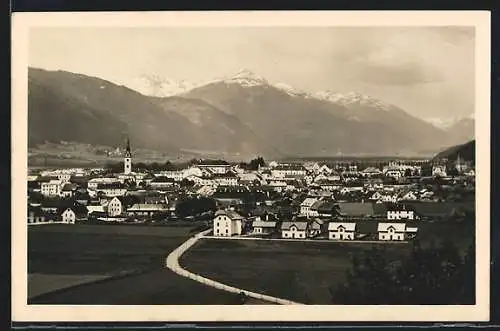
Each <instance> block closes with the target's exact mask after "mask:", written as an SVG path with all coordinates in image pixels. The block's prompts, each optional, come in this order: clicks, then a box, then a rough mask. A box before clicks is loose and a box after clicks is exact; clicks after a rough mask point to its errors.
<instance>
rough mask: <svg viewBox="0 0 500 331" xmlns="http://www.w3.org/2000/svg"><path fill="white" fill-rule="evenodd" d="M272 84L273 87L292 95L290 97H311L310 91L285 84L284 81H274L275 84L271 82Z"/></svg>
mask: <svg viewBox="0 0 500 331" xmlns="http://www.w3.org/2000/svg"><path fill="white" fill-rule="evenodd" d="M273 86H274V87H275V88H277V89H279V90H281V91H283V92H285V93H286V94H288V95H290V96H292V97H299V96H300V97H305V98H309V97H311V95H310V93H308V92H304V91H302V90H299V89H296V88H295V87H292V86H290V85H288V84H285V83H276V84H273Z"/></svg>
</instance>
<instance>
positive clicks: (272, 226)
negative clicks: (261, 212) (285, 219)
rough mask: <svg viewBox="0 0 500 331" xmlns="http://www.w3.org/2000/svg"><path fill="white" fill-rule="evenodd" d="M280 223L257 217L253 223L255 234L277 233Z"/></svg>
mask: <svg viewBox="0 0 500 331" xmlns="http://www.w3.org/2000/svg"><path fill="white" fill-rule="evenodd" d="M277 224H278V222H277V221H276V220H272V221H271V220H266V219H261V218H260V217H255V218H254V219H253V221H252V228H253V233H254V234H270V233H273V232H274V231H276V226H277Z"/></svg>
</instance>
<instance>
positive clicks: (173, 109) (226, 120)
mask: <svg viewBox="0 0 500 331" xmlns="http://www.w3.org/2000/svg"><path fill="white" fill-rule="evenodd" d="M152 100H154V102H155V103H156V104H157V105H159V106H160V107H162V109H164V111H165V112H166V113H175V114H178V115H180V116H182V117H185V118H187V119H188V120H189V121H190V123H191V125H190V126H187V127H186V128H185V132H184V135H185V136H188V137H189V139H186V141H185V142H184V144H183V145H182V148H183V149H189V150H194V151H196V150H198V151H200V150H202V151H211V152H213V153H220V152H227V153H234V154H241V155H247V156H255V155H259V154H261V153H262V154H263V155H273V156H279V154H280V153H279V151H277V150H275V149H273V148H272V146H270V144H267V143H266V142H265V141H263V140H262V139H260V138H259V137H258V136H257V135H256V134H255V133H253V132H252V130H250V129H249V128H248V127H247V126H246V125H244V124H242V123H241V122H240V121H239V120H238V119H237V118H236V117H234V116H232V115H229V114H227V113H225V112H223V111H221V110H219V109H217V108H216V107H214V106H212V105H210V104H208V103H207V102H205V101H203V100H198V99H189V98H183V97H168V98H152Z"/></svg>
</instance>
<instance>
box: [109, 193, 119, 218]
mask: <svg viewBox="0 0 500 331" xmlns="http://www.w3.org/2000/svg"><path fill="white" fill-rule="evenodd" d="M107 212H108V216H110V217H115V216H118V215H121V214H122V213H123V204H122V202H121V200H120V199H118V197H113V199H111V200H110V201H109V203H108V206H107Z"/></svg>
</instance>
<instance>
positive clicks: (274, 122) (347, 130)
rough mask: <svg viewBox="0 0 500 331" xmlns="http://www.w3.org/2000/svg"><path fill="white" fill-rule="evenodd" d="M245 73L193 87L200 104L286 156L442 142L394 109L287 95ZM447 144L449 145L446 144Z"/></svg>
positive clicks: (403, 149)
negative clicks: (231, 118) (237, 121)
mask: <svg viewBox="0 0 500 331" xmlns="http://www.w3.org/2000/svg"><path fill="white" fill-rule="evenodd" d="M280 87H281V86H280V85H278V86H275V85H273V84H270V83H268V82H267V81H266V80H265V79H263V78H261V77H259V76H257V75H255V74H253V73H251V72H248V71H243V72H239V73H237V74H236V75H235V76H234V77H230V78H228V79H225V80H219V81H215V82H212V83H209V84H207V85H205V86H201V87H198V88H195V89H193V90H191V91H189V92H187V93H185V94H183V95H184V96H187V97H190V98H196V99H202V100H204V101H206V102H208V103H210V104H212V105H214V106H215V107H217V108H218V109H221V110H223V111H225V112H226V113H228V114H231V115H233V116H235V117H237V118H238V119H240V120H241V122H242V123H244V124H245V125H247V126H248V127H249V128H250V129H251V130H253V131H254V132H255V133H256V134H257V135H259V136H260V137H262V138H263V139H265V140H267V141H272V142H273V143H275V146H276V148H278V149H279V150H281V151H283V152H284V153H286V154H288V155H309V156H311V155H314V156H324V155H334V154H337V153H338V152H339V151H340V152H341V153H343V154H389V155H393V154H395V153H411V152H413V151H416V150H424V149H428V148H429V147H431V146H432V147H435V146H434V144H435V143H436V141H438V142H439V141H443V145H447V143H446V134H445V133H444V132H443V131H442V130H440V129H437V128H435V127H433V126H432V125H430V124H428V123H426V122H424V121H422V120H419V119H416V118H414V117H412V116H410V115H408V114H407V113H405V112H404V111H402V110H400V109H399V108H397V109H396V107H392V108H391V111H382V110H380V109H375V108H374V107H373V106H372V105H365V104H361V103H356V102H353V103H350V104H345V103H340V102H338V100H335V101H332V100H328V99H325V98H324V97H323V98H321V97H312V96H310V95H308V94H301V93H290V91H289V89H284V88H280ZM448 145H449V144H448Z"/></svg>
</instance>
